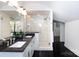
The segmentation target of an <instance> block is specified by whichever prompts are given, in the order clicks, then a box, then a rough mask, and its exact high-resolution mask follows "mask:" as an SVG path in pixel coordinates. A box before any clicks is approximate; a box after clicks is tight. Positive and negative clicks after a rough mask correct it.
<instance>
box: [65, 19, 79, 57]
mask: <svg viewBox="0 0 79 59" xmlns="http://www.w3.org/2000/svg"><path fill="white" fill-rule="evenodd" d="M65 46H66V47H67V48H68V49H70V50H71V51H72V52H74V53H75V54H76V55H78V56H79V20H76V21H72V22H67V23H66V24H65Z"/></svg>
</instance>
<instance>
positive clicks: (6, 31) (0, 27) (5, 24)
mask: <svg viewBox="0 0 79 59" xmlns="http://www.w3.org/2000/svg"><path fill="white" fill-rule="evenodd" d="M10 32H11V27H10V18H9V17H8V16H7V14H5V13H2V12H0V34H1V35H0V38H6V37H9V36H10Z"/></svg>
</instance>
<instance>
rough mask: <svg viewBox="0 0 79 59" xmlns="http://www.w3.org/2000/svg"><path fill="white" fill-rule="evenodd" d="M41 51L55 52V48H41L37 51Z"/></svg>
mask: <svg viewBox="0 0 79 59" xmlns="http://www.w3.org/2000/svg"><path fill="white" fill-rule="evenodd" d="M39 50H42V51H46V50H48V51H53V48H52V47H51V48H47V47H40V48H39V49H37V51H39Z"/></svg>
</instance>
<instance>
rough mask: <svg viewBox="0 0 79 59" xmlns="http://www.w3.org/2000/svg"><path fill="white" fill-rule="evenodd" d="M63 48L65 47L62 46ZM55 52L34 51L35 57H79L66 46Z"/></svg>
mask: <svg viewBox="0 0 79 59" xmlns="http://www.w3.org/2000/svg"><path fill="white" fill-rule="evenodd" d="M62 46H63V45H62ZM56 47H57V49H56V50H55V47H54V50H53V51H34V55H33V57H77V55H75V54H74V53H73V52H71V51H70V50H69V49H67V48H66V47H65V46H63V47H61V48H58V46H56Z"/></svg>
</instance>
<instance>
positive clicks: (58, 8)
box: [0, 1, 79, 22]
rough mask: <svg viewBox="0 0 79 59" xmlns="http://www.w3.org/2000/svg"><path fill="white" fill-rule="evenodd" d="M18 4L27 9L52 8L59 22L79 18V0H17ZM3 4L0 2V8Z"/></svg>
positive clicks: (55, 18)
mask: <svg viewBox="0 0 79 59" xmlns="http://www.w3.org/2000/svg"><path fill="white" fill-rule="evenodd" d="M18 5H19V6H23V8H25V9H26V10H28V11H29V10H47V9H52V10H53V13H54V14H53V15H54V20H57V21H61V22H69V21H74V20H79V1H19V2H18ZM1 6H2V7H1ZM5 6H6V4H4V3H3V2H0V10H1V9H2V8H3V7H4V8H5ZM7 8H8V7H7ZM8 9H9V8H8ZM11 9H12V8H11ZM5 10H6V9H5ZM10 13H11V12H10ZM39 13H40V12H39ZM33 14H34V13H33Z"/></svg>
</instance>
